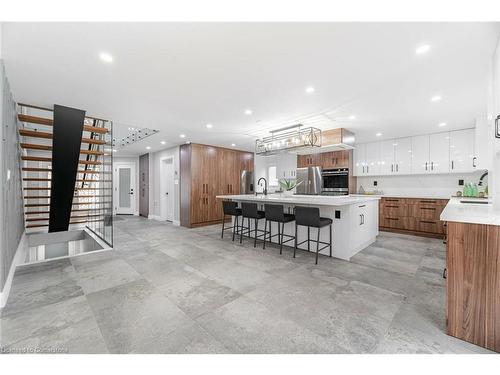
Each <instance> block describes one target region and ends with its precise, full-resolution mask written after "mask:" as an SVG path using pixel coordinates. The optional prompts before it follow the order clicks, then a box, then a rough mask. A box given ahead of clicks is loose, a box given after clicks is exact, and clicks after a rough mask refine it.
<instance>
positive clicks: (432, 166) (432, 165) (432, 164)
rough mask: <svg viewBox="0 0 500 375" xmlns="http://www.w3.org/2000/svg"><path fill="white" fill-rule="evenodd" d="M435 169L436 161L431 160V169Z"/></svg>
mask: <svg viewBox="0 0 500 375" xmlns="http://www.w3.org/2000/svg"><path fill="white" fill-rule="evenodd" d="M433 170H434V162H433V161H431V171H433Z"/></svg>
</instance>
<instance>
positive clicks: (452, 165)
mask: <svg viewBox="0 0 500 375" xmlns="http://www.w3.org/2000/svg"><path fill="white" fill-rule="evenodd" d="M472 160H474V159H472ZM472 165H474V161H473V162H472ZM454 168H455V164H454V163H453V160H452V161H451V169H454Z"/></svg>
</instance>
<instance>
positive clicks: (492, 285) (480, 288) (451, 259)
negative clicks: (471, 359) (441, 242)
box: [446, 222, 500, 352]
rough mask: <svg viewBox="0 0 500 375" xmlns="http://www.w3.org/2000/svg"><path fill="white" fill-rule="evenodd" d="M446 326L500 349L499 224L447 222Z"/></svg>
mask: <svg viewBox="0 0 500 375" xmlns="http://www.w3.org/2000/svg"><path fill="white" fill-rule="evenodd" d="M446 328H447V333H448V334H449V335H451V336H454V337H457V338H459V339H462V340H465V341H468V342H471V343H473V344H476V345H479V346H482V347H485V348H488V349H491V350H494V351H496V352H500V226H498V225H482V224H470V223H458V222H448V225H447V242H446Z"/></svg>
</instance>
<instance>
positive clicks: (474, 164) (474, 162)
mask: <svg viewBox="0 0 500 375" xmlns="http://www.w3.org/2000/svg"><path fill="white" fill-rule="evenodd" d="M476 160H477V156H474V157H473V158H472V167H474V168H476V167H477V165H476Z"/></svg>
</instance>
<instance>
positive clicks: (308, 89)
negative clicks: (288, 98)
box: [306, 86, 314, 94]
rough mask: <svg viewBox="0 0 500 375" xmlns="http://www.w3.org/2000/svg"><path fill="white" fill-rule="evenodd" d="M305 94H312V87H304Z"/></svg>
mask: <svg viewBox="0 0 500 375" xmlns="http://www.w3.org/2000/svg"><path fill="white" fill-rule="evenodd" d="M306 92H307V93H308V94H312V93H313V92H314V87H312V86H309V87H306Z"/></svg>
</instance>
